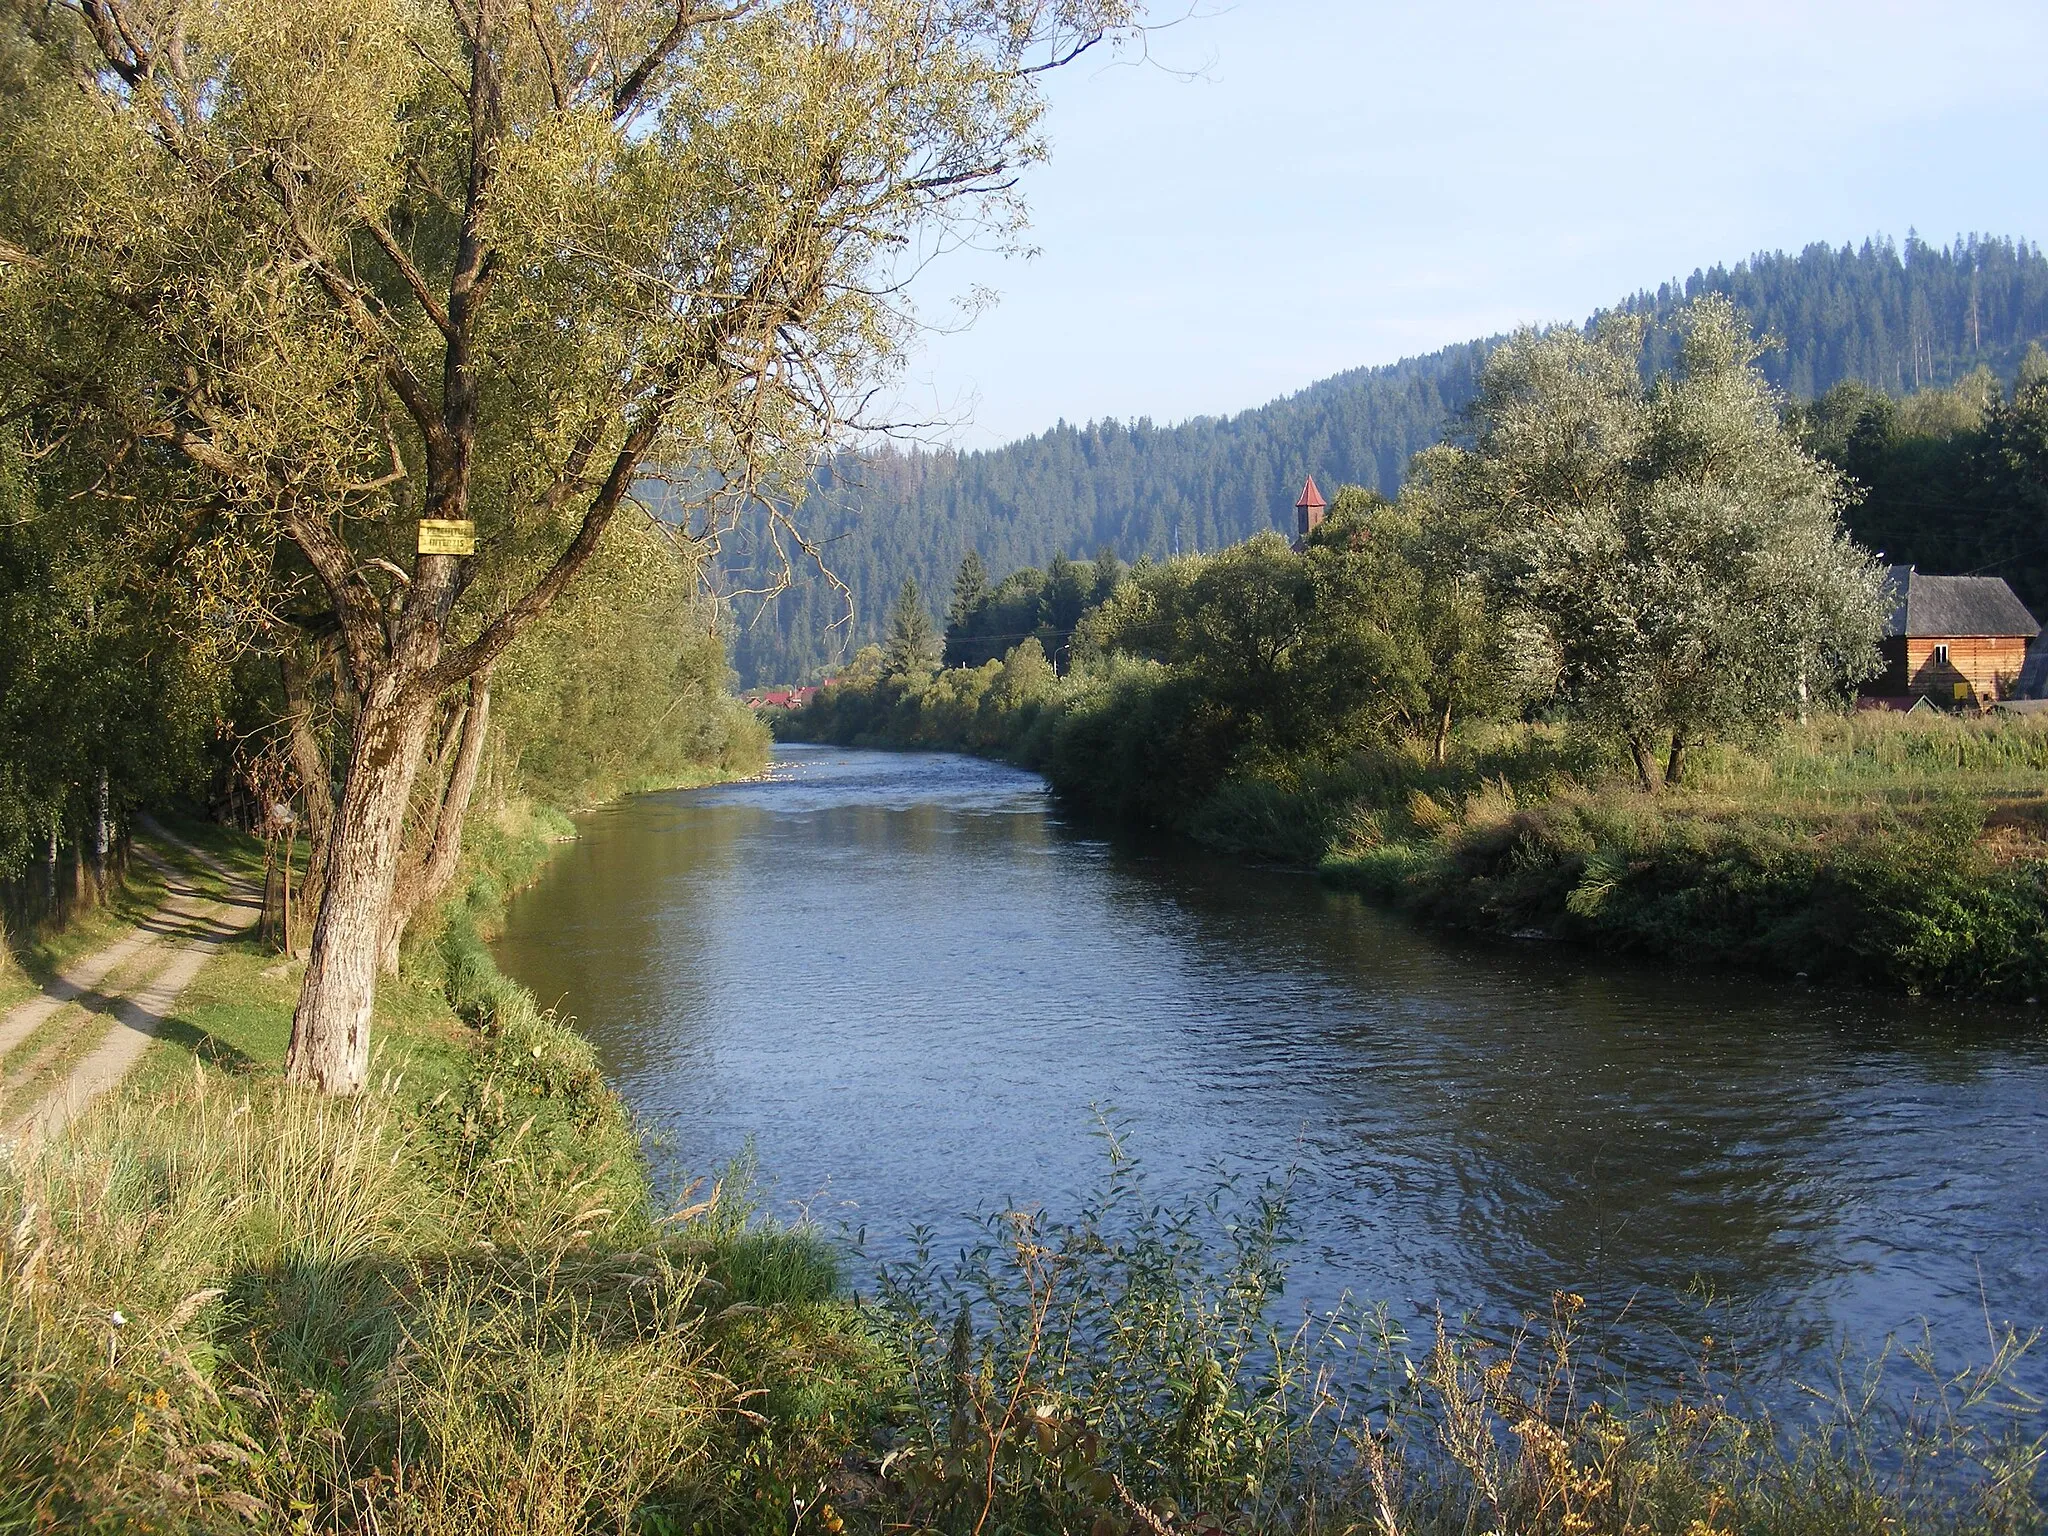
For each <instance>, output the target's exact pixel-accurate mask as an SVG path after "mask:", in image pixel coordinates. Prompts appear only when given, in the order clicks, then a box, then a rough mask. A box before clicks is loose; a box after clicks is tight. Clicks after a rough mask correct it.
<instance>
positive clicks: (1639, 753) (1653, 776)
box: [1628, 736, 1657, 795]
mask: <svg viewBox="0 0 2048 1536" xmlns="http://www.w3.org/2000/svg"><path fill="white" fill-rule="evenodd" d="M1628 752H1629V756H1630V757H1632V758H1634V759H1635V764H1636V782H1637V783H1638V784H1640V785H1641V786H1642V789H1643V793H1644V794H1646V795H1654V794H1655V793H1656V792H1657V764H1656V760H1655V759H1654V758H1652V757H1651V755H1650V744H1649V743H1648V742H1646V741H1644V740H1643V738H1642V737H1640V736H1630V737H1629V739H1628Z"/></svg>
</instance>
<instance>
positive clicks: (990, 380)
mask: <svg viewBox="0 0 2048 1536" xmlns="http://www.w3.org/2000/svg"><path fill="white" fill-rule="evenodd" d="M1189 3H1190V0H1154V3H1153V15H1154V17H1155V18H1168V17H1173V16H1179V15H1181V14H1182V13H1183V12H1184V11H1185V10H1186V8H1187V6H1188V4H1189ZM1194 3H1195V4H1196V6H1197V11H1198V14H1196V15H1195V16H1193V17H1192V18H1190V19H1185V20H1181V21H1178V22H1177V23H1176V24H1175V25H1173V26H1170V27H1165V28H1162V29H1160V30H1158V31H1156V32H1155V33H1153V34H1152V35H1151V36H1150V37H1149V38H1148V39H1147V43H1146V52H1147V53H1148V54H1149V56H1150V57H1149V59H1140V58H1138V57H1137V56H1136V55H1134V54H1127V55H1126V57H1125V58H1123V59H1121V60H1115V61H1110V60H1102V61H1100V62H1098V61H1097V60H1096V56H1095V55H1090V56H1089V58H1088V59H1087V60H1085V61H1083V62H1082V63H1081V64H1079V65H1076V66H1074V67H1072V68H1070V69H1068V70H1066V71H1064V72H1062V73H1061V74H1059V75H1057V76H1054V77H1052V80H1051V85H1050V87H1049V91H1048V96H1049V111H1048V115H1047V119H1046V129H1047V133H1048V136H1049V137H1050V139H1051V141H1052V155H1051V158H1050V159H1049V161H1047V162H1046V163H1045V164H1044V165H1041V166H1038V167H1034V168H1033V169H1032V171H1031V172H1030V173H1029V174H1028V176H1027V179H1026V182H1025V190H1026V194H1027V196H1028V198H1029V201H1030V204H1031V210H1032V229H1031V231H1030V233H1029V235H1028V236H1027V239H1028V241H1029V242H1030V244H1031V245H1032V246H1034V247H1035V248H1036V252H1037V254H1035V255H1033V256H1031V257H1028V258H1016V257H1004V256H1000V255H998V254H996V253H993V252H984V251H980V250H972V249H970V250H962V251H956V252H953V253H951V254H949V255H947V256H946V257H944V258H942V259H941V260H939V261H938V262H936V263H935V264H934V265H933V266H932V267H931V268H930V269H929V270H928V271H927V272H926V273H925V274H924V276H923V277H922V278H921V279H920V283H919V286H918V288H917V290H916V293H917V297H918V302H919V306H920V310H921V313H922V314H923V316H924V318H925V319H926V320H927V321H929V322H932V323H933V327H934V330H933V333H932V334H930V335H928V337H927V338H926V339H925V341H924V342H923V343H922V344H921V345H920V346H919V347H918V348H917V350H915V351H914V353H913V354H912V356H911V357H910V359H909V362H908V366H907V368H906V370H905V373H904V375H903V378H902V381H901V385H900V394H899V399H898V402H897V405H896V410H897V412H898V413H899V419H903V418H916V419H921V420H932V421H936V422H939V423H941V424H940V425H938V426H935V427H933V428H931V429H929V430H928V431H927V432H926V433H925V434H924V435H925V436H926V437H927V439H929V440H935V441H948V442H951V443H954V444H956V445H957V446H960V447H963V448H979V447H992V446H994V445H996V444H998V443H1002V442H1007V441H1009V440H1011V439H1013V438H1016V437H1020V436H1024V435H1027V434H1030V433H1034V432H1039V431H1043V430H1044V429H1046V428H1047V427H1050V426H1052V425H1053V424H1054V423H1055V422H1057V421H1060V420H1062V419H1064V420H1067V421H1070V422H1081V421H1088V420H1094V419H1097V418H1101V417H1105V416H1115V417H1118V418H1121V419H1125V420H1129V419H1133V418H1136V417H1141V416H1147V417H1150V418H1152V419H1153V420H1154V421H1158V422H1173V421H1181V420H1185V419H1186V418H1188V417H1190V416H1198V415H1220V414H1228V413H1231V412H1234V411H1238V410H1243V409H1245V408H1247V407H1250V406H1254V405H1258V404H1261V403H1263V402H1264V401H1267V400H1270V399H1273V398H1275V397H1277V396H1280V395H1286V394H1292V393H1293V392H1294V391H1296V390H1298V389H1301V388H1303V387H1304V386H1306V385H1308V384H1310V383H1313V382H1314V381H1315V380H1317V379H1320V378H1325V377H1327V376H1329V375H1330V374H1332V373H1337V372H1341V371H1343V370H1345V369H1347V368H1355V367H1360V366H1363V365H1368V364H1376V363H1389V362H1393V361H1395V360H1396V359H1398V358H1401V357H1405V356H1411V355H1413V354H1416V353H1420V352H1429V351H1433V350H1435V349H1436V348H1438V347H1441V346H1444V345H1447V344H1449V343H1451V342H1456V341H1463V340H1467V339H1469V338H1471V337H1474V336H1481V335H1487V334H1491V333H1494V332H1497V331H1500V330H1503V329H1505V328H1508V327H1511V326H1514V325H1518V324H1522V323H1537V324H1541V323H1545V322H1552V321H1563V320H1583V319H1584V318H1585V317H1586V316H1587V315H1588V314H1590V313H1591V312H1592V311H1593V310H1594V309H1596V308H1598V307H1600V306H1602V305H1606V304H1610V303H1612V302H1614V301H1615V300H1617V299H1619V298H1621V297H1622V296H1624V295H1626V294H1628V293H1632V292H1634V291H1636V290H1637V289H1639V288H1644V287H1652V288H1653V287H1655V286H1656V284H1657V283H1658V282H1660V281H1662V280H1665V279H1668V278H1671V277H1682V276H1684V275H1686V274H1688V273H1690V272H1692V271H1693V270H1694V269H1696V268H1699V267H1706V266H1712V265H1713V264H1715V263H1716V262H1723V263H1729V264H1732V263H1733V262H1735V261H1737V260H1740V259H1741V258H1742V257H1744V256H1746V255H1748V254H1750V253H1751V252H1753V251H1758V250H1771V249H1780V248H1782V249H1786V250H1796V249H1798V248H1800V247H1802V246H1805V245H1808V244H1810V243H1812V242H1814V241H1817V240H1825V241H1829V242H1831V243H1834V244H1837V245H1839V244H1841V243H1843V242H1844V241H1853V242H1857V243H1861V241H1862V240H1863V239H1864V238H1865V237H1867V236H1871V235H1890V236H1892V237H1893V238H1895V239H1899V240H1903V239H1904V237H1905V235H1906V232H1907V230H1908V229H1909V228H1910V229H1917V230H1918V231H1919V233H1920V235H1921V237H1922V238H1923V239H1926V240H1929V241H1931V242H1934V243H1936V244H1945V243H1947V242H1948V241H1950V240H1952V239H1954V238H1955V237H1956V236H1957V235H1959V234H1963V233H1967V232H1971V231H1981V232H1984V233H1988V234H1999V235H2008V236H2014V237H2025V238H2027V239H2029V240H2048V67H2044V66H2048V3H2043V0H2030V3H2024V4H2008V3H1971V0H1949V3H1944V4H1936V3H1923V0H1913V3H1885V0H1860V3H1856V4H1847V3H1838V0H1812V3H1800V0H1779V3H1775V4H1768V3H1754V0H1713V3H1700V0H1687V3H1678V0H1671V3H1664V4H1655V3H1648V0H1635V3H1631V0H1613V3H1598V0H1582V3H1553V0H1523V3H1519V4H1516V3H1507V4H1453V3H1433V4H1421V3H1410V4H1383V3H1377V0H1236V3H1234V4H1232V3H1227V0H1194ZM1169 7H1171V9H1168V8H1169ZM978 287H985V288H990V289H993V290H995V291H996V292H997V294H998V295H999V299H998V302H997V303H996V305H995V306H994V307H993V308H992V309H990V310H987V311H985V312H983V313H981V314H980V315H979V317H978V318H976V319H975V320H974V322H973V323H972V324H971V325H970V326H968V327H966V328H965V329H961V328H959V327H958V326H957V325H955V324H954V323H953V319H954V316H955V314H956V310H955V308H954V304H955V301H956V299H957V298H958V296H960V295H962V294H965V293H968V292H970V291H972V290H973V289H975V288H978Z"/></svg>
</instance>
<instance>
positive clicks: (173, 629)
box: [0, 430, 232, 877]
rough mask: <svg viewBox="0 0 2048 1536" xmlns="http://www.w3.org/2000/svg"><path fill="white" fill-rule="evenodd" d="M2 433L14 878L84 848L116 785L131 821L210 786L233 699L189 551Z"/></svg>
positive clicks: (121, 811) (2, 567)
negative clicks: (103, 781) (186, 565)
mask: <svg viewBox="0 0 2048 1536" xmlns="http://www.w3.org/2000/svg"><path fill="white" fill-rule="evenodd" d="M61 467H62V466H61V465H54V464H52V463H50V462H48V461H45V462H44V463H42V464H40V465H39V464H37V463H35V462H33V461H31V459H30V458H29V456H28V454H27V453H26V451H25V448H24V444H23V440H22V438H21V436H20V434H19V432H18V430H17V431H15V432H13V433H10V434H5V435H0V877H4V876H6V875H8V874H10V873H12V872H13V871H15V870H16V869H19V868H20V867H21V866H22V865H24V864H25V863H27V862H28V861H29V860H30V859H32V858H34V857H36V856H38V855H43V854H45V853H46V852H47V849H48V840H49V838H50V836H51V833H52V831H53V829H55V830H57V831H58V832H59V835H60V840H61V842H62V844H63V845H64V846H65V847H67V848H71V847H77V846H79V845H80V844H81V842H83V841H84V840H85V836H86V832H85V829H86V828H87V827H88V825H89V824H90V822H91V820H92V818H93V817H94V816H95V815H96V811H97V806H96V798H97V782H98V775H99V774H100V772H101V771H102V770H104V771H105V773H106V775H107V785H108V793H109V800H110V802H111V809H112V811H113V813H114V815H115V817H116V818H117V829H118V824H119V823H120V822H121V821H125V819H126V816H127V814H128V813H129V812H130V811H131V810H133V809H134V808H136V807H138V806H143V807H146V806H152V805H161V804H162V803H163V802H164V801H165V799H166V798H168V797H171V796H174V795H177V794H180V793H182V792H185V791H188V790H190V789H191V788H192V787H193V786H195V785H201V784H204V783H205V782H206V780H207V778H208V777H209V775H210V773H211V771H212V762H211V760H210V757H209V753H208V747H209V745H210V738H212V737H213V735H214V734H215V725H216V720H217V718H218V714H219V712H220V711H221V710H222V709H223V708H224V707H225V706H226V705H227V703H228V700H229V698H230V697H231V694H232V680H231V677H230V669H229V665H228V663H229V661H230V659H231V658H230V654H229V653H228V652H227V651H226V650H225V649H224V648H223V647H222V646H221V645H220V644H219V640H220V636H219V634H218V632H217V631H213V630H212V628H211V625H210V624H209V622H208V616H207V615H206V614H205V613H204V611H203V608H202V605H201V604H200V602H199V601H198V599H197V595H196V593H195V592H194V590H193V587H192V583H191V581H190V580H189V572H188V571H186V570H184V569H182V568H181V567H180V565H179V563H178V561H177V559H176V555H175V551H173V550H169V549H167V548H166V547H165V545H164V544H163V542H162V541H161V540H157V539H152V538H151V537H149V536H148V532H147V530H145V529H140V528H138V527H137V526H136V525H135V522H134V520H133V518H132V516H131V515H130V514H129V513H128V512H127V511H126V510H125V509H116V508H113V507H111V506H109V505H107V504H106V503H103V502H96V501H93V500H90V499H83V498H79V497H76V496H74V495H72V494H71V492H72V491H74V490H75V489H76V487H74V486H73V485H71V484H70V483H69V482H68V481H67V480H66V479H65V478H64V477H63V475H62V474H61V473H60V472H59V471H60V469H61Z"/></svg>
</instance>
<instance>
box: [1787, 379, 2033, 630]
mask: <svg viewBox="0 0 2048 1536" xmlns="http://www.w3.org/2000/svg"><path fill="white" fill-rule="evenodd" d="M2039 352H2040V347H2039V345H2038V344H2035V345H2034V346H2033V350H2032V351H2031V352H2029V354H2028V356H2029V357H2030V358H2031V357H2032V356H2033V355H2034V354H2035V353H2039ZM2042 359H2043V360H2042V362H2040V363H2038V364H2035V365H2033V366H2032V368H2031V369H2030V368H2029V366H2028V365H2027V364H2026V363H2025V362H2024V361H2023V363H2022V367H2021V370H2020V372H2019V374H2018V375H2017V376H2016V377H2015V379H2014V381H2013V387H2012V389H2011V390H2010V391H2005V390H2001V389H2000V388H1999V386H1998V383H1997V381H1996V379H1994V378H1993V377H1992V375H1991V374H1990V373H1989V371H1988V370H1984V369H1979V370H1977V371H1976V372H1974V373H1971V374H1970V375H1968V376H1966V377H1965V378H1963V379H1962V380H1961V381H1959V382H1958V383H1957V384H1956V385H1955V386H1954V387H1952V388H1928V389H1924V390H1921V391H1919V392H1918V393H1915V394H1912V395H1908V396H1906V397H1904V398H1903V399H1898V400H1894V399H1892V398H1890V397H1887V396H1884V395H1881V394H1878V393H1877V392H1875V391H1873V390H1870V389H1866V388H1864V387H1862V386H1860V385H1855V384H1842V385H1837V386H1836V387H1835V388H1833V389H1831V390H1829V391H1828V392H1827V393H1826V394H1825V395H1823V396H1821V397H1820V398H1819V399H1818V400H1815V401H1814V402H1813V403H1812V404H1811V405H1809V406H1805V407H1801V408H1798V409H1796V410H1794V411H1793V412H1792V415H1791V420H1792V423H1793V425H1794V427H1795V429H1796V430H1798V431H1799V432H1800V433H1801V434H1802V435H1803V436H1804V438H1805V440H1806V441H1807V442H1808V444H1809V445H1810V446H1811V447H1812V449H1813V451H1814V452H1816V453H1818V454H1820V455H1821V456H1823V457H1824V458H1826V459H1827V460H1828V461H1829V462H1830V463H1832V464H1834V465H1835V466H1836V467H1838V468H1839V469H1840V470H1841V471H1842V473H1843V474H1844V475H1846V476H1847V477H1848V478H1849V480H1850V482H1851V483H1852V484H1853V485H1854V486H1856V487H1857V488H1858V489H1859V490H1860V491H1861V493H1862V494H1861V499H1860V501H1859V502H1858V504H1857V505H1856V506H1855V507H1854V509H1853V510H1852V511H1851V512H1850V514H1849V516H1850V522H1851V525H1852V526H1853V527H1854V528H1855V530H1856V535H1857V537H1858V538H1859V539H1861V540H1862V541H1863V542H1864V543H1865V544H1867V545H1869V546H1870V547H1871V548H1873V549H1879V550H1882V551H1883V552H1884V554H1885V557H1886V558H1887V559H1890V560H1895V561H1899V562H1901V563H1904V564H1911V565H1918V566H1920V567H1921V568H1922V569H1923V570H1927V571H1934V572H1950V573H1953V572H1961V571H1984V572H1989V573H1990V574H1993V575H1997V576H2002V577H2004V578H2005V579H2006V580H2007V581H2008V582H2010V583H2011V584H2012V587H2013V590H2014V591H2015V592H2017V593H2018V594H2019V597H2020V599H2021V601H2023V602H2025V603H2026V604H2027V605H2028V606H2029V607H2030V608H2032V609H2033V610H2034V611H2035V612H2036V613H2037V614H2039V613H2043V612H2048V548H2044V547H2043V544H2042V541H2041V535H2040V529H2041V524H2042V520H2043V518H2044V517H2048V353H2044V354H2042Z"/></svg>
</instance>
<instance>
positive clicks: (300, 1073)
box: [285, 668, 434, 1093]
mask: <svg viewBox="0 0 2048 1536" xmlns="http://www.w3.org/2000/svg"><path fill="white" fill-rule="evenodd" d="M433 720H434V699H433V696H432V695H431V694H428V693H425V692H424V691H423V690H419V689H416V688H414V689H408V688H406V687H405V686H404V684H403V683H402V682H401V680H400V676H399V673H398V670H397V669H396V668H393V669H391V670H389V671H387V672H385V673H384V674H383V675H382V676H380V677H378V678H377V679H376V680H375V681H374V682H373V683H372V684H371V686H370V687H369V688H368V689H367V690H366V691H365V692H364V695H363V701H362V708H361V710H360V711H359V712H358V713H357V715H356V729H355V739H354V741H353V743H352V744H351V750H350V757H349V771H348V777H347V779H346V781H345V782H344V784H343V787H342V798H341V806H340V808H339V810H338V812H337V814H336V816H335V821H334V828H333V832H332V835H331V838H330V841H329V845H328V851H327V890H326V892H325V895H324V896H323V898H322V900H321V903H320V916H319V918H318V919H317V920H316V921H315V923H314V925H313V944H312V953H311V955H310V957H309V958H308V960H307V962H306V980H305V985H304V987H303V989H302V990H301V991H300V993H299V1006H298V1011H297V1012H296V1013H294V1014H293V1015H292V1042H291V1051H290V1054H289V1055H288V1056H287V1057H286V1059H285V1075H286V1076H287V1077H289V1078H290V1079H291V1081H293V1082H295V1083H304V1084H307V1085H309V1086H312V1087H315V1088H318V1089H320V1090H321V1091H322V1092H325V1093H354V1092H356V1091H358V1090H359V1089H361V1088H362V1086H363V1085H364V1083H365V1082H366V1081H367V1080H368V1078H369V1074H370V1013H371V1009H372V1007H373V1005H374V1004H375V1002H376V996H377V955H378V941H379V940H380V939H381V937H382V936H383V931H384V912H385V908H386V906H387V905H388V904H389V903H390V900H391V885H392V880H393V878H394V877H395V876H396V874H397V872H398V845H399V837H400V834H401V832H402V830H403V824H404V821H405V810H406V806H407V804H408V802H409V801H410V800H411V798H412V784H413V778H414V777H415V775H417V774H418V772H419V766H420V756H421V754H422V753H423V752H424V751H425V750H426V745H427V731H428V729H429V727H431V726H432V724H433Z"/></svg>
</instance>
